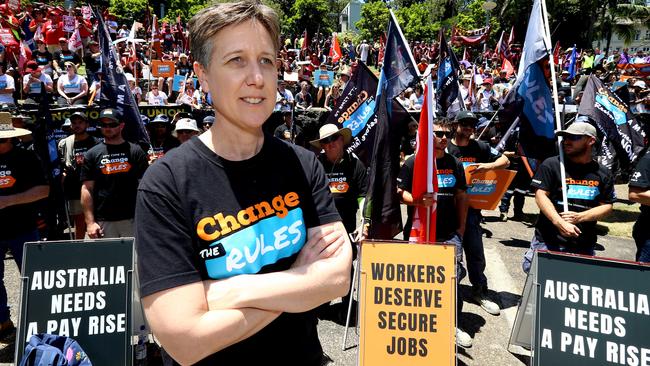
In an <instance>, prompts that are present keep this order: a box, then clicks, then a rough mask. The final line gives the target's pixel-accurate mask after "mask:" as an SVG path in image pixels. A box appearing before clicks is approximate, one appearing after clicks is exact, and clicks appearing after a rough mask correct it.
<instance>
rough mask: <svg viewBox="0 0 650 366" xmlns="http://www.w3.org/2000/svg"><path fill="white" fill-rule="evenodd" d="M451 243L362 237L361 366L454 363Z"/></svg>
mask: <svg viewBox="0 0 650 366" xmlns="http://www.w3.org/2000/svg"><path fill="white" fill-rule="evenodd" d="M454 261H455V255H454V247H453V246H448V245H417V244H405V243H386V242H373V241H364V243H363V246H362V256H361V296H360V300H359V302H360V303H361V313H360V314H361V316H360V326H361V333H360V339H359V365H360V366H377V365H382V366H390V365H396V366H397V365H399V366H402V365H409V366H418V365H427V366H430V365H455V364H456V353H455V352H456V343H455V336H456V332H455V319H456V274H455V262H454Z"/></svg>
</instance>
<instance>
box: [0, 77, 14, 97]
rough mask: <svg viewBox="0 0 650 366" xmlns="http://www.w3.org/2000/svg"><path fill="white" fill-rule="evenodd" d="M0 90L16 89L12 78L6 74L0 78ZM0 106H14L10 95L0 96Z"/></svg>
mask: <svg viewBox="0 0 650 366" xmlns="http://www.w3.org/2000/svg"><path fill="white" fill-rule="evenodd" d="M0 89H14V90H15V89H16V88H15V85H14V78H13V77H11V76H8V75H7V74H4V75H1V76H0ZM0 104H14V97H13V94H12V93H7V94H0Z"/></svg>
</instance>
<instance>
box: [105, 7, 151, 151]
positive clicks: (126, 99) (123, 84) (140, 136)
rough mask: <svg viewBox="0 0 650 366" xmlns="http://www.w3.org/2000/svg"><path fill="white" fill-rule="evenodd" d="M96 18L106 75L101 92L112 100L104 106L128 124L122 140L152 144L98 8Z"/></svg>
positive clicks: (125, 126) (125, 124) (125, 125)
mask: <svg viewBox="0 0 650 366" xmlns="http://www.w3.org/2000/svg"><path fill="white" fill-rule="evenodd" d="M95 17H97V21H98V23H99V25H98V29H97V32H98V33H99V37H98V39H99V47H100V48H101V51H102V56H101V64H102V68H101V71H102V72H103V73H104V76H103V77H102V89H101V90H102V94H103V95H104V96H105V97H106V100H108V103H107V104H106V105H103V107H105V108H115V109H116V110H117V111H118V112H119V113H120V116H121V121H122V122H124V130H123V131H122V137H123V138H124V139H125V140H127V141H130V142H133V143H145V144H148V143H149V135H148V134H147V130H146V129H145V127H144V123H143V122H142V118H141V117H140V110H139V109H138V105H137V104H136V102H135V98H134V97H133V94H132V93H131V89H130V88H129V84H128V82H127V81H126V75H124V71H122V67H121V66H120V62H119V59H118V58H117V54H116V53H115V49H114V48H113V44H112V42H111V36H110V33H109V32H108V27H107V26H106V23H104V18H103V17H102V15H101V13H100V12H99V11H97V9H95Z"/></svg>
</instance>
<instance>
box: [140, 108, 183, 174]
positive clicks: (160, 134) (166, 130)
mask: <svg viewBox="0 0 650 366" xmlns="http://www.w3.org/2000/svg"><path fill="white" fill-rule="evenodd" d="M147 128H148V129H149V136H151V147H150V148H149V151H147V155H148V156H149V164H153V163H154V162H155V161H156V160H158V159H160V158H162V157H163V156H164V155H165V154H166V153H167V151H169V150H171V149H173V148H175V147H177V146H178V145H180V144H179V142H178V140H177V139H175V138H174V137H172V135H171V122H170V121H169V117H167V116H166V115H164V114H159V115H157V116H156V118H154V119H153V121H151V122H149V124H148V125H147Z"/></svg>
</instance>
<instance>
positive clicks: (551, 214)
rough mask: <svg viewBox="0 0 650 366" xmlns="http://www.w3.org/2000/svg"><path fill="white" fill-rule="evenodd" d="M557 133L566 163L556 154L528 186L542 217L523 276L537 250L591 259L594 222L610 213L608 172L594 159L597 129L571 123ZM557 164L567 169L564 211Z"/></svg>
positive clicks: (612, 196)
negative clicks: (572, 254) (565, 206)
mask: <svg viewBox="0 0 650 366" xmlns="http://www.w3.org/2000/svg"><path fill="white" fill-rule="evenodd" d="M556 135H557V136H563V137H564V139H563V140H562V148H563V150H564V156H565V157H566V158H568V159H567V160H566V161H564V163H563V164H562V162H561V161H560V158H559V157H558V156H555V157H551V158H548V159H546V160H544V162H543V163H542V165H541V166H540V167H539V169H538V170H537V172H536V173H535V176H534V177H533V181H532V183H531V187H532V188H533V189H534V190H535V203H537V206H538V207H539V210H540V212H541V214H540V215H539V217H538V219H537V223H536V224H535V234H534V235H533V238H532V240H531V242H530V249H528V251H527V252H526V254H525V255H524V261H523V263H522V268H523V270H524V272H528V271H529V270H530V266H531V263H532V259H533V254H534V252H535V251H536V250H553V251H557V252H567V253H575V254H583V255H594V248H595V246H596V240H597V236H596V223H597V221H598V220H600V219H601V218H603V217H605V216H607V215H608V214H609V213H611V212H612V206H613V203H614V201H615V200H616V194H615V192H614V179H613V177H612V173H611V172H610V171H609V170H608V169H607V168H605V167H604V166H602V165H600V164H599V163H598V162H597V161H595V160H593V155H592V150H593V147H594V144H595V143H596V138H597V134H596V128H595V127H594V126H593V125H591V124H590V123H587V122H574V123H573V124H571V126H569V127H568V128H567V129H565V130H561V131H556ZM561 165H564V166H565V168H566V179H565V180H566V182H568V192H567V196H566V199H567V202H566V205H567V206H568V208H569V209H568V210H566V209H563V207H562V205H563V204H564V203H565V202H564V199H563V194H562V187H561V184H560V183H561V178H560V166H561Z"/></svg>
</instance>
